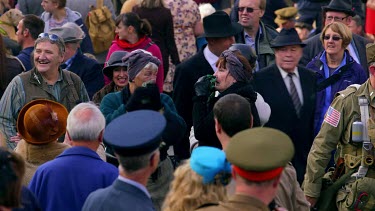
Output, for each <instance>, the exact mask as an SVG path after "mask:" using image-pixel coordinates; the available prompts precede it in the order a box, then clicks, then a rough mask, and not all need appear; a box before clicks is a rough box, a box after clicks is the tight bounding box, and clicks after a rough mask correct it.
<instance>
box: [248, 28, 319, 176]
mask: <svg viewBox="0 0 375 211" xmlns="http://www.w3.org/2000/svg"><path fill="white" fill-rule="evenodd" d="M270 45H271V47H272V48H273V49H274V50H275V58H276V59H275V61H276V64H274V65H271V66H269V67H267V68H264V69H262V70H260V71H259V72H256V73H255V74H254V79H253V85H254V89H255V91H256V92H259V94H261V95H262V96H263V98H264V101H266V102H267V103H268V104H269V106H270V107H271V111H272V112H271V116H270V118H269V120H268V122H267V123H266V124H265V126H267V127H271V128H275V129H279V130H281V131H283V132H284V133H286V134H288V135H289V137H290V138H291V139H292V140H293V143H294V147H295V148H296V154H295V156H294V158H293V160H292V163H293V165H294V167H295V168H296V171H297V179H298V182H299V183H302V181H303V175H304V174H305V168H306V160H307V153H308V152H309V150H310V146H311V144H312V141H313V139H314V137H313V135H314V134H313V128H314V127H313V120H314V107H315V92H316V91H315V75H314V74H313V73H312V72H311V71H310V70H308V69H306V68H304V67H301V66H298V62H299V60H300V58H301V56H302V48H303V47H304V46H305V44H303V43H302V42H301V40H300V39H299V36H298V34H297V31H296V30H295V29H294V28H292V29H283V30H281V32H280V34H279V35H278V36H277V37H276V38H275V39H274V40H272V42H271V43H270Z"/></svg>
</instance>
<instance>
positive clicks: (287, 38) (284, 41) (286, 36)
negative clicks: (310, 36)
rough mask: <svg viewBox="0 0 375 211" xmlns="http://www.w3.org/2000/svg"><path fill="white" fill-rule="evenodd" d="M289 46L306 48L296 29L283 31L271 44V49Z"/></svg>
mask: <svg viewBox="0 0 375 211" xmlns="http://www.w3.org/2000/svg"><path fill="white" fill-rule="evenodd" d="M289 45H300V46H301V47H305V46H306V44H305V43H303V42H302V41H301V39H300V38H299V36H298V33H297V31H296V30H295V29H294V28H291V29H282V30H281V32H280V34H278V35H277V36H276V37H275V39H273V40H272V41H271V42H270V46H271V48H279V47H284V46H289Z"/></svg>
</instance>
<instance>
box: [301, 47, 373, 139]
mask: <svg viewBox="0 0 375 211" xmlns="http://www.w3.org/2000/svg"><path fill="white" fill-rule="evenodd" d="M306 68H308V69H311V70H313V71H314V72H315V75H316V78H317V84H320V83H321V82H322V81H324V80H325V79H326V78H328V77H329V75H328V74H329V70H328V66H327V62H326V57H325V51H322V52H320V53H319V54H318V55H317V56H316V57H315V58H314V59H313V60H311V62H309V63H308V64H307V66H306ZM343 68H348V69H347V70H346V71H345V72H344V73H343V75H342V76H341V78H340V79H339V81H337V82H335V83H334V84H332V85H331V86H328V87H327V88H325V89H324V90H321V91H318V92H317V95H316V107H315V115H314V135H316V134H318V132H319V130H320V126H321V125H322V122H323V119H324V115H325V113H326V111H327V109H328V107H329V105H330V104H331V102H332V101H333V98H334V96H335V94H336V93H337V92H339V91H341V90H344V89H346V87H348V86H349V85H351V84H362V83H364V82H365V81H366V80H367V74H366V73H365V71H364V70H363V68H362V66H361V65H360V64H358V63H357V62H355V61H354V59H353V58H352V57H351V56H350V54H349V52H348V51H347V50H345V53H344V59H343V61H342V62H341V64H340V66H339V67H338V69H336V70H335V71H334V73H333V74H338V73H339V72H341V70H342V69H343Z"/></svg>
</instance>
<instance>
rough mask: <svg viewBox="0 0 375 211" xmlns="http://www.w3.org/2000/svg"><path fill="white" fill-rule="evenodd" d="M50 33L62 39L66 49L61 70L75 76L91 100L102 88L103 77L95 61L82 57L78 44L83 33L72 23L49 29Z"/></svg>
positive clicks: (100, 68) (99, 66)
mask: <svg viewBox="0 0 375 211" xmlns="http://www.w3.org/2000/svg"><path fill="white" fill-rule="evenodd" d="M50 32H51V33H53V34H56V35H57V36H59V37H61V38H63V39H64V43H65V48H66V49H65V54H64V63H63V64H62V65H61V68H62V69H67V70H69V71H72V72H73V73H75V74H77V75H78V76H79V77H80V78H81V80H82V81H83V83H84V84H85V87H86V90H87V93H88V94H89V97H90V99H92V97H93V96H94V94H95V93H96V92H97V91H99V90H100V89H101V88H102V87H103V86H104V76H103V73H102V67H101V65H100V64H99V63H98V62H97V61H96V60H95V59H92V58H89V57H87V56H85V55H83V53H82V51H81V49H80V43H81V42H82V40H83V38H84V37H85V34H84V32H83V31H82V29H81V28H80V27H79V26H78V25H77V24H75V23H72V22H69V23H66V24H64V25H63V26H62V27H58V28H54V29H51V30H50Z"/></svg>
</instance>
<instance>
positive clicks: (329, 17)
mask: <svg viewBox="0 0 375 211" xmlns="http://www.w3.org/2000/svg"><path fill="white" fill-rule="evenodd" d="M347 17H348V16H345V17H343V18H341V17H334V16H328V17H326V20H329V21H332V20H334V21H343V20H344V19H345V18H347Z"/></svg>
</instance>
